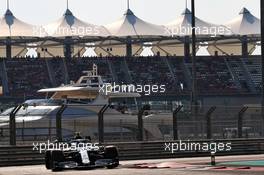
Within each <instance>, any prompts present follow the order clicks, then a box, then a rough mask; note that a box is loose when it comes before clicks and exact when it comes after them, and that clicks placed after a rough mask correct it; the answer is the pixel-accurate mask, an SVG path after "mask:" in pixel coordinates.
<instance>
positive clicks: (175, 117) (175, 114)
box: [172, 105, 183, 140]
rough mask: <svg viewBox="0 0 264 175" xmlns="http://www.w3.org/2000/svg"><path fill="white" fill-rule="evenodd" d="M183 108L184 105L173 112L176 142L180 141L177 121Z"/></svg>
mask: <svg viewBox="0 0 264 175" xmlns="http://www.w3.org/2000/svg"><path fill="white" fill-rule="evenodd" d="M182 108H183V106H182V105H180V106H178V107H177V108H176V109H175V110H174V111H173V123H172V127H173V139H174V140H178V139H179V135H178V120H177V114H178V112H180V111H181V109H182Z"/></svg>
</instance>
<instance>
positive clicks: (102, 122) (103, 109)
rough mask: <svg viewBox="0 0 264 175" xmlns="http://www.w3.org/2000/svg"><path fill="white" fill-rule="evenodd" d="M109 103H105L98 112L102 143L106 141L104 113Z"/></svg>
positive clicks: (99, 133) (99, 139) (99, 134)
mask: <svg viewBox="0 0 264 175" xmlns="http://www.w3.org/2000/svg"><path fill="white" fill-rule="evenodd" d="M108 107H109V105H104V106H103V107H102V109H101V110H100V111H99V113H98V141H99V143H100V144H102V143H104V113H105V111H106V110H107V109H108Z"/></svg>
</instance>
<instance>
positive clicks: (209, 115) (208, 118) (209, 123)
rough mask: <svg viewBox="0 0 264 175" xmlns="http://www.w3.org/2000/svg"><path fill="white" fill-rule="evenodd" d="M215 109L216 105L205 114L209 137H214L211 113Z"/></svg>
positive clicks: (207, 135)
mask: <svg viewBox="0 0 264 175" xmlns="http://www.w3.org/2000/svg"><path fill="white" fill-rule="evenodd" d="M215 110H216V107H215V106H213V107H211V108H210V109H209V110H208V111H207V113H206V115H205V118H206V138H207V139H212V118H211V115H212V114H213V113H214V111H215Z"/></svg>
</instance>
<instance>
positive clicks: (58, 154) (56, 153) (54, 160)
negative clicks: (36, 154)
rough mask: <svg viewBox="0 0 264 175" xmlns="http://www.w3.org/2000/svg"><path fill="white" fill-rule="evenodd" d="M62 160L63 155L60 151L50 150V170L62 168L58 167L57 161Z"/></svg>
mask: <svg viewBox="0 0 264 175" xmlns="http://www.w3.org/2000/svg"><path fill="white" fill-rule="evenodd" d="M60 162H64V155H63V152H62V151H52V152H51V169H52V171H61V170H62V168H61V167H59V165H58V164H59V163H60Z"/></svg>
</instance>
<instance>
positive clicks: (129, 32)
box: [105, 9, 170, 36]
mask: <svg viewBox="0 0 264 175" xmlns="http://www.w3.org/2000/svg"><path fill="white" fill-rule="evenodd" d="M105 27H106V28H107V29H108V31H109V32H110V33H111V34H112V35H114V36H157V35H158V36H164V35H170V33H167V31H166V29H165V27H164V26H160V25H155V24H151V23H148V22H146V21H143V20H142V19H140V18H138V17H137V16H136V15H134V13H133V12H132V11H131V10H130V9H128V10H127V11H126V13H125V14H124V16H123V17H122V18H120V19H119V20H117V21H116V22H113V23H111V24H108V25H106V26H105Z"/></svg>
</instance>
